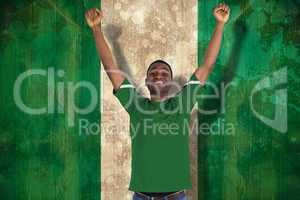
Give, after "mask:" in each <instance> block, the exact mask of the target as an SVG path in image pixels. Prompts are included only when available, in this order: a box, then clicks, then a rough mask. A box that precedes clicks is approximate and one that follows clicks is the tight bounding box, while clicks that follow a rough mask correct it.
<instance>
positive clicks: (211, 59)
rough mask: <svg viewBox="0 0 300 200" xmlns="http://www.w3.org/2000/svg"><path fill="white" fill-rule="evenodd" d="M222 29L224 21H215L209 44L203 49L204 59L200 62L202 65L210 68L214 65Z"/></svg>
mask: <svg viewBox="0 0 300 200" xmlns="http://www.w3.org/2000/svg"><path fill="white" fill-rule="evenodd" d="M223 29H224V23H217V25H216V27H215V30H214V32H213V35H212V38H211V40H210V42H209V45H208V47H207V49H206V51H205V56H204V61H203V64H202V66H203V67H209V68H212V67H213V66H214V64H215V62H216V59H217V57H218V54H219V51H220V47H221V42H222V34H223Z"/></svg>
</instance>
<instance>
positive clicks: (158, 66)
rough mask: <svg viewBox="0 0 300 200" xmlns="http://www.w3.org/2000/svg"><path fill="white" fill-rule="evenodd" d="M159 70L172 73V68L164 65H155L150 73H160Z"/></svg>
mask: <svg viewBox="0 0 300 200" xmlns="http://www.w3.org/2000/svg"><path fill="white" fill-rule="evenodd" d="M158 70H164V71H168V72H169V73H171V70H170V68H169V67H168V66H167V65H166V64H164V63H154V64H153V65H151V67H150V69H149V72H151V71H158Z"/></svg>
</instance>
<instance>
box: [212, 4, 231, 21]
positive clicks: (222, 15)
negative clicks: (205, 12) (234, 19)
mask: <svg viewBox="0 0 300 200" xmlns="http://www.w3.org/2000/svg"><path fill="white" fill-rule="evenodd" d="M213 14H214V16H215V18H216V20H217V22H221V23H226V22H227V21H228V19H229V14H230V9H229V6H227V5H226V4H225V3H220V4H219V5H217V6H216V7H215V9H214V11H213Z"/></svg>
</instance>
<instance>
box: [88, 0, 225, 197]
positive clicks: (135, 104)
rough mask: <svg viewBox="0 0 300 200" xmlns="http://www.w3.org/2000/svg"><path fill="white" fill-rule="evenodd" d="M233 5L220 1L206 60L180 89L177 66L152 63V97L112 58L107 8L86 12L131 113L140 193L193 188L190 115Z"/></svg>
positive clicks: (134, 185) (133, 186)
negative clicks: (175, 83) (104, 25)
mask: <svg viewBox="0 0 300 200" xmlns="http://www.w3.org/2000/svg"><path fill="white" fill-rule="evenodd" d="M229 12H230V10H229V7H228V6H227V5H225V4H219V5H218V6H216V7H215V9H214V11H213V15H214V17H215V19H216V27H215V30H214V33H213V35H212V39H211V41H210V43H209V46H208V48H207V50H206V52H205V58H204V62H203V63H202V64H201V66H199V68H197V69H196V70H195V72H194V73H193V75H192V77H191V79H190V80H189V81H188V82H187V83H186V84H185V86H184V87H183V88H182V89H181V91H180V92H178V93H177V94H176V95H173V96H170V94H169V90H170V86H171V83H172V78H173V74H172V69H171V67H170V65H169V64H168V63H166V62H165V61H163V60H157V61H154V62H153V63H151V64H150V66H149V68H148V71H147V77H146V80H145V81H146V86H147V88H148V89H149V92H150V99H148V98H145V97H143V96H141V95H140V94H139V93H138V92H137V90H136V89H135V87H134V86H133V85H132V84H131V83H130V82H129V80H128V77H125V75H124V73H122V71H121V70H120V69H119V68H118V66H117V65H116V64H115V62H114V61H113V56H112V53H111V51H110V49H109V47H108V45H107V43H106V41H105V38H104V36H103V33H102V29H101V25H100V24H101V20H102V13H101V11H99V10H97V9H96V8H93V9H90V10H89V11H87V12H86V15H85V17H86V20H87V23H88V25H89V26H90V27H91V29H92V30H93V34H94V38H95V43H96V47H97V50H98V53H99V56H100V58H101V61H102V63H103V66H104V69H105V71H106V72H107V74H108V76H109V78H110V80H111V82H112V84H113V88H114V95H115V96H116V97H117V98H118V99H119V101H120V103H121V104H122V106H123V107H124V108H125V110H126V111H127V112H128V114H129V116H130V136H131V145H132V163H131V166H132V173H131V180H130V186H129V189H130V190H132V191H134V192H135V193H134V196H133V199H134V200H138V199H177V200H183V199H186V196H185V193H184V190H185V189H190V188H191V180H190V174H189V171H190V170H189V168H190V166H189V149H188V148H189V144H188V143H189V142H188V135H189V134H188V126H187V123H186V121H188V120H189V118H190V112H191V110H192V108H193V106H194V104H195V102H196V97H197V94H198V93H199V91H200V90H201V88H202V85H203V84H204V83H205V81H206V79H207V77H208V75H209V73H210V72H211V71H212V69H213V66H214V64H215V61H216V58H217V55H218V53H219V49H220V46H221V40H222V33H223V28H224V25H225V23H226V22H227V21H228V18H229Z"/></svg>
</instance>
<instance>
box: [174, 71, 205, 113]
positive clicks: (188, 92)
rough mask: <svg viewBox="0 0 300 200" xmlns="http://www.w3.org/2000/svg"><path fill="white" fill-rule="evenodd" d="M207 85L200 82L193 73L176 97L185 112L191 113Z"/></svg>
mask: <svg viewBox="0 0 300 200" xmlns="http://www.w3.org/2000/svg"><path fill="white" fill-rule="evenodd" d="M204 85H205V83H204V82H202V81H199V80H198V79H197V77H196V75H195V73H193V75H192V76H191V77H190V79H189V80H188V82H187V83H186V84H185V85H184V86H183V88H182V89H181V91H180V92H179V93H178V94H177V95H176V96H177V97H178V100H179V106H180V107H181V108H182V110H183V111H184V112H187V113H190V112H191V111H192V109H193V107H194V105H195V103H196V102H197V99H199V96H200V94H201V91H202V90H203V88H204Z"/></svg>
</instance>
